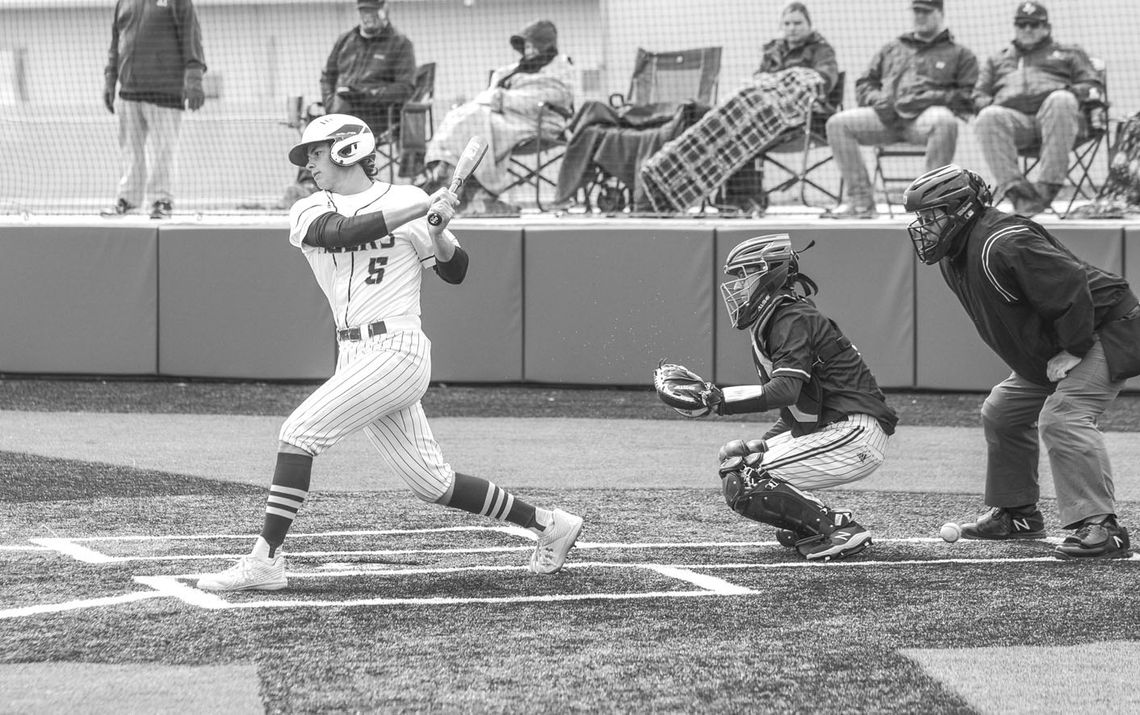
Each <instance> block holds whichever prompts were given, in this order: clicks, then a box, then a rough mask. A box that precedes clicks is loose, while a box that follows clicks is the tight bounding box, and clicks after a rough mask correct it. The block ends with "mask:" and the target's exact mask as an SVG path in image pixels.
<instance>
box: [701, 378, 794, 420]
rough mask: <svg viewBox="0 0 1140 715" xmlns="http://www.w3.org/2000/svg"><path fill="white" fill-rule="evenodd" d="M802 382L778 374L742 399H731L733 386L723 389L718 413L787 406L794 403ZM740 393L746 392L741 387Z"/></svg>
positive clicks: (744, 411) (734, 413) (735, 413)
mask: <svg viewBox="0 0 1140 715" xmlns="http://www.w3.org/2000/svg"><path fill="white" fill-rule="evenodd" d="M802 385H803V382H802V381H800V380H797V379H796V378H794V377H788V376H787V375H778V376H776V377H773V378H772V379H771V380H769V381H768V382H767V383H766V384H765V385H764V387H763V389H762V390H760V391H759V394H746V396H745V397H743V399H733V393H734V392H736V390H735V389H733V388H726V389H725V391H724V402H723V403H722V404H721V410H720V414H722V415H739V414H744V413H746V412H765V411H767V410H772V409H775V408H777V407H787V406H788V405H793V404H795V402H796V400H797V399H798V398H799V396H800V387H801V386H802ZM741 392H742V393H748V392H749V391H748V390H746V389H741Z"/></svg>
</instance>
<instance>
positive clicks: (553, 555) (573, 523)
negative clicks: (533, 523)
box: [530, 509, 582, 574]
mask: <svg viewBox="0 0 1140 715" xmlns="http://www.w3.org/2000/svg"><path fill="white" fill-rule="evenodd" d="M553 514H554V522H553V523H552V524H551V525H550V526H549V527H548V528H547V529H546V531H544V532H543V533H542V535H541V536H539V537H538V546H536V547H534V553H533V554H531V555H530V570H531V571H533V572H534V573H541V574H552V573H558V570H559V569H561V568H562V564H564V563H566V554H568V553H570V548H571V547H572V546H574V542H575V541H577V540H578V534H580V533H582V517H580V516H574V515H573V514H570V513H568V512H565V511H562V510H561V509H555V510H554V512H553Z"/></svg>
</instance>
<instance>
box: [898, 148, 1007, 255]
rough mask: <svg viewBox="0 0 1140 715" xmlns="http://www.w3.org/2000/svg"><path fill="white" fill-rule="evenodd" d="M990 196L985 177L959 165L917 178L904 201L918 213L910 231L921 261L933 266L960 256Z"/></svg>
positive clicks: (908, 189)
mask: <svg viewBox="0 0 1140 715" xmlns="http://www.w3.org/2000/svg"><path fill="white" fill-rule="evenodd" d="M991 199H992V195H991V194H990V189H989V187H988V186H986V182H985V181H984V180H982V177H980V176H978V175H977V174H975V173H974V172H972V171H970V170H969V169H963V168H962V167H960V166H958V165H957V164H948V165H947V166H943V167H941V168H938V169H934V170H933V171H928V172H926V173H925V174H923V175H922V176H920V177H918V178H917V179H915V180H914V181H913V182H912V183H911V185H910V186H908V187H907V189H906V193H904V194H903V204H904V205H905V206H906V210H907V211H912V212H914V214H915V219H914V221H913V222H912V223H911V224H910V226H909V227H908V228H907V231H909V232H910V240H911V243H913V244H914V252H915V253H917V254H918V258H919V260H921V261H922V262H923V263H925V264H927V265H934V264H935V263H938V262H939V261H940V260H942V259H943V258H944V257H945V256H948V255H949V256H955V255H957V254H958V251H960V250H961V248H962V242H963V239H964V238H965V235H966V231H968V230H969V228H970V224H971V223H972V222H973V221H974V219H975V218H976V217H977V216H978V215H979V214H980V213H981V211H982V210H983V209H984V208H985V207H987V206H989V204H990V201H991Z"/></svg>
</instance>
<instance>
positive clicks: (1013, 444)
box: [982, 340, 1124, 527]
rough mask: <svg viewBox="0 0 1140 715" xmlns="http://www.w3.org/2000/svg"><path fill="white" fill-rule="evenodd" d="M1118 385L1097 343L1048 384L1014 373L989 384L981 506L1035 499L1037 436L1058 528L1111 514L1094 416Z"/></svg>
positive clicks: (1111, 496)
mask: <svg viewBox="0 0 1140 715" xmlns="http://www.w3.org/2000/svg"><path fill="white" fill-rule="evenodd" d="M1123 386H1124V383H1123V382H1114V381H1112V380H1111V379H1109V377H1108V363H1107V362H1105V359H1104V348H1102V347H1101V344H1100V340H1097V341H1096V343H1095V344H1094V345H1093V347H1092V349H1091V350H1089V352H1088V354H1087V355H1085V356H1084V358H1083V359H1082V360H1081V361H1080V363H1078V364H1077V366H1076V367H1074V368H1073V369H1072V370H1071V371H1070V372H1069V374H1068V375H1067V376H1065V377H1064V378H1062V379H1061V380H1060V381H1059V382H1057V383H1055V384H1054V385H1050V386H1044V385H1038V384H1036V383H1033V382H1030V381H1028V380H1026V379H1025V378H1023V377H1021V376H1020V375H1018V374H1017V373H1013V374H1011V375H1010V376H1009V377H1008V378H1006V379H1005V380H1004V381H1002V382H1001V383H999V384H998V385H997V386H996V387H994V388H993V390H992V391H991V392H990V395H989V397H987V398H986V401H985V403H984V404H983V405H982V424H983V426H984V428H985V435H986V444H987V445H988V447H989V457H988V461H987V465H986V504H988V505H989V506H998V507H1012V506H1021V505H1024V504H1034V503H1036V502H1037V500H1038V498H1039V496H1040V488H1039V486H1038V480H1037V464H1038V459H1039V454H1038V451H1039V446H1038V445H1039V443H1038V437H1040V440H1041V442H1043V443H1044V444H1045V449H1046V451H1047V452H1048V455H1049V465H1050V466H1051V467H1052V469H1053V486H1054V488H1055V489H1056V491H1057V508H1058V510H1059V511H1060V514H1061V521H1062V522H1063V525H1064V526H1066V527H1070V526H1072V525H1074V524H1076V523H1077V522H1080V521H1081V520H1082V519H1085V518H1086V517H1090V516H1096V515H1098V514H1114V513H1116V507H1115V491H1114V487H1113V483H1112V466H1111V465H1110V464H1109V461H1108V452H1107V451H1106V449H1105V445H1104V435H1103V434H1101V432H1100V430H1099V429H1098V428H1097V420H1098V419H1099V418H1100V416H1101V415H1102V414H1104V411H1105V410H1106V409H1108V406H1109V405H1111V404H1112V402H1113V400H1115V399H1116V396H1117V395H1118V394H1119V393H1120V389H1121V388H1122V387H1123Z"/></svg>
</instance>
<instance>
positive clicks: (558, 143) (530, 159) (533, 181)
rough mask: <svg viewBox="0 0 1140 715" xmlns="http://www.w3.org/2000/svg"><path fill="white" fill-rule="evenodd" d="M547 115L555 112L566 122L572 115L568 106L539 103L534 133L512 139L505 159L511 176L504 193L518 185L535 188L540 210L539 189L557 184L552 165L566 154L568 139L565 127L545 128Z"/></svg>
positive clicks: (540, 191)
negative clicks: (509, 150) (558, 129)
mask: <svg viewBox="0 0 1140 715" xmlns="http://www.w3.org/2000/svg"><path fill="white" fill-rule="evenodd" d="M550 114H557V115H558V116H559V117H561V118H562V120H563V127H565V122H568V121H569V120H570V118H571V117H572V116H574V110H573V109H572V108H570V107H562V106H559V105H557V104H552V103H550V102H539V103H538V115H537V116H536V117H535V122H534V132H533V133H531V134H528V135H527V136H525V137H523V138H522V139H520V140H519V141H517V142H515V145H514V146H513V147H511V153H510V157H509V160H508V162H507V174H508V175H509V176H510V177H511V179H510V183H509V184H508V185H507V187H506V188H505V189H504V190H503V193H506V192H507V191H510V190H512V189H515V188H518V187H520V186H526V187H530V188H533V189H534V204H535V206H537V207H538V210H539V211H544V210H545V209H544V207H543V205H542V189H543V187H548V188H549V189H551V190H553V189H554V188H555V187H557V185H558V174H557V172H556V171H555V165H556V164H557V163H558V162H559V161H561V159H562V157H563V155H565V153H566V144H567V142H568V141H569V137H568V136H567V133H566V129H565V128H563V129H562V130H560V131H559V132H558V133H557V134H554V133H551V132H550V130H549V129H544V128H543V127H544V126H545V125H544V120H545V122H549V119H548V117H549V116H550Z"/></svg>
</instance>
